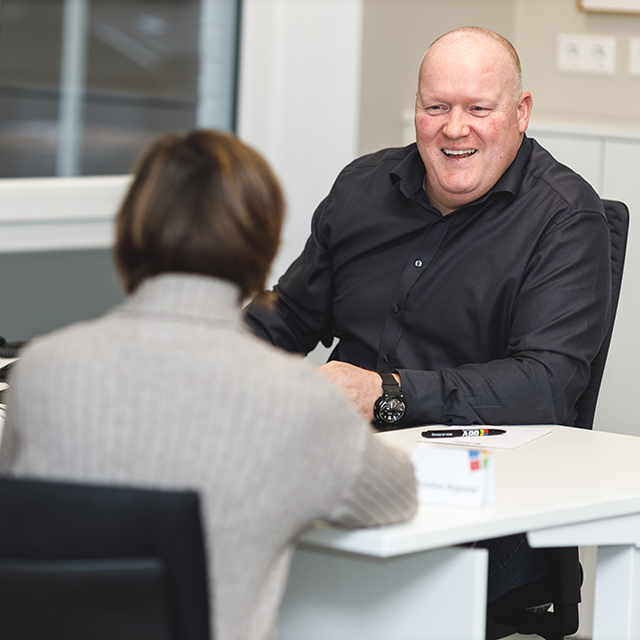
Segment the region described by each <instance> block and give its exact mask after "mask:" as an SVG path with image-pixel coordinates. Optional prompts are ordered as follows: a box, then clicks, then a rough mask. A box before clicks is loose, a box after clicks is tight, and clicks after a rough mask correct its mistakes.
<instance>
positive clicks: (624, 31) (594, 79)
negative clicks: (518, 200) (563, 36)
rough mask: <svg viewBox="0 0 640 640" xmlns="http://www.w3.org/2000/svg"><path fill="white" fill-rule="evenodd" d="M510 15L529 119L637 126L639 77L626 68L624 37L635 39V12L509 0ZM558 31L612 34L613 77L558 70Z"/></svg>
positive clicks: (563, 0)
mask: <svg viewBox="0 0 640 640" xmlns="http://www.w3.org/2000/svg"><path fill="white" fill-rule="evenodd" d="M514 17H515V24H514V34H513V38H514V40H513V43H514V45H515V46H516V48H517V49H518V52H519V54H520V57H521V59H522V66H523V71H524V80H525V86H526V88H527V89H528V90H529V91H531V93H532V94H533V101H534V110H533V114H534V118H535V119H537V120H546V121H552V122H569V123H581V124H591V125H595V126H618V127H625V128H640V107H639V106H638V105H639V104H640V78H639V77H633V76H631V75H630V74H629V71H628V56H629V38H631V37H640V15H638V16H635V15H616V14H594V13H585V12H583V11H580V10H579V9H578V7H577V3H576V2H575V0H514ZM558 33H575V34H590V35H609V36H614V37H615V38H616V39H617V55H616V63H617V64H616V74H615V76H592V75H578V74H568V73H563V72H561V71H559V70H558V69H557V68H556V49H557V34H558Z"/></svg>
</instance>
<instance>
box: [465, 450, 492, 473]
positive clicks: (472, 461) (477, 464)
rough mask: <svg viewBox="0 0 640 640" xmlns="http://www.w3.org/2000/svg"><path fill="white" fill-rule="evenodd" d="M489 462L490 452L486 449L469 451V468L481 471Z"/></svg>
mask: <svg viewBox="0 0 640 640" xmlns="http://www.w3.org/2000/svg"><path fill="white" fill-rule="evenodd" d="M488 464H489V454H488V453H487V452H486V451H469V469H470V470H471V471H479V470H480V469H485V468H486V467H487V465H488Z"/></svg>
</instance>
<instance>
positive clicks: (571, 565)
mask: <svg viewBox="0 0 640 640" xmlns="http://www.w3.org/2000/svg"><path fill="white" fill-rule="evenodd" d="M603 203H604V208H605V212H606V215H607V222H608V223H609V232H610V236H611V321H610V324H609V329H608V331H607V334H606V336H605V339H604V341H603V343H602V345H601V347H600V350H599V351H598V353H597V354H596V357H595V358H594V359H593V362H592V363H591V379H590V381H589V385H588V386H587V388H586V389H585V391H584V392H583V394H582V395H581V396H580V398H579V399H578V401H577V403H576V409H577V411H578V415H577V418H576V424H575V425H574V426H576V427H580V428H583V429H591V428H592V427H593V418H594V415H595V411H596V403H597V401H598V394H599V392H600V384H601V382H602V376H603V374H604V365H605V362H606V360H607V354H608V352H609V345H610V343H611V335H612V333H613V325H614V321H615V316H616V311H617V309H618V299H619V297H620V286H621V284H622V272H623V270H624V258H625V253H626V249H627V234H628V230H629V210H628V209H627V207H626V205H624V204H623V203H622V202H617V201H614V200H603ZM545 560H546V563H547V570H548V573H547V575H546V576H545V577H544V578H542V579H541V580H538V581H537V582H534V583H532V584H530V585H524V586H523V587H519V588H518V589H514V590H513V591H510V592H509V593H507V594H506V595H504V596H503V597H502V598H499V599H498V600H496V601H495V602H491V603H489V606H488V608H487V635H486V637H487V640H497V639H498V638H505V637H507V636H509V635H512V634H514V633H520V634H524V635H528V634H537V635H539V636H541V637H542V638H545V640H562V638H564V637H565V636H567V635H571V634H573V633H575V632H576V631H577V630H578V623H579V620H578V603H579V602H580V600H581V597H580V588H581V587H582V579H583V573H582V567H581V566H580V561H579V559H578V548H577V547H565V548H551V549H545ZM548 603H553V611H550V610H549V609H548V608H547V605H548Z"/></svg>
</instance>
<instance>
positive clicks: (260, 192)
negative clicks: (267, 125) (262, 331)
mask: <svg viewBox="0 0 640 640" xmlns="http://www.w3.org/2000/svg"><path fill="white" fill-rule="evenodd" d="M283 215H284V200H283V196H282V192H281V190H280V186H279V185H278V181H277V180H276V178H275V176H274V174H273V172H272V171H271V169H270V168H269V166H268V164H267V163H266V161H265V160H264V159H263V158H262V156H260V155H259V154H258V153H257V152H256V151H254V150H253V149H251V148H250V147H248V146H247V145H245V144H244V143H242V142H240V140H238V139H237V138H235V137H233V136H231V135H229V134H225V133H221V132H218V131H210V130H196V131H192V132H190V133H187V134H184V135H179V134H170V135H167V136H164V137H163V138H161V139H160V140H158V141H157V142H155V143H154V144H152V145H151V146H150V147H149V149H147V151H146V152H145V153H144V154H143V156H142V157H141V159H140V160H139V161H138V164H137V166H136V168H135V177H134V180H133V183H132V185H131V187H130V188H129V191H128V192H127V195H126V196H125V199H124V201H123V203H122V205H121V207H120V211H119V212H118V215H117V219H116V246H115V258H116V263H117V265H118V269H119V271H120V274H121V277H122V279H123V281H124V285H125V288H126V290H127V291H128V292H131V291H133V290H134V289H136V287H137V286H138V285H139V284H140V283H141V282H142V281H143V280H144V279H145V278H148V277H150V276H154V275H157V274H159V273H165V272H187V273H198V274H204V275H210V276H217V277H219V278H224V279H226V280H231V281H232V282H235V283H237V284H238V285H239V286H240V291H241V296H242V297H244V298H246V297H249V296H250V295H251V294H253V293H258V292H260V291H262V290H263V289H264V285H265V278H266V276H267V272H268V270H269V267H270V265H271V262H272V261H273V258H274V257H275V254H276V251H277V249H278V243H279V237H280V228H281V226H282V219H283Z"/></svg>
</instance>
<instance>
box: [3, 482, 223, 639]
mask: <svg viewBox="0 0 640 640" xmlns="http://www.w3.org/2000/svg"><path fill="white" fill-rule="evenodd" d="M210 637H211V636H210V631H209V598H208V594H207V570H206V563H205V550H204V542H203V535H202V527H201V522H200V511H199V498H198V495H197V494H196V493H195V492H193V491H156V490H149V489H133V488H122V487H106V486H99V485H82V484H70V483H58V482H45V481H35V480H16V479H7V478H2V479H0V638H11V639H12V640H41V639H42V638H47V640H86V639H87V638H91V640H116V639H117V640H208V639H209V638H210Z"/></svg>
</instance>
